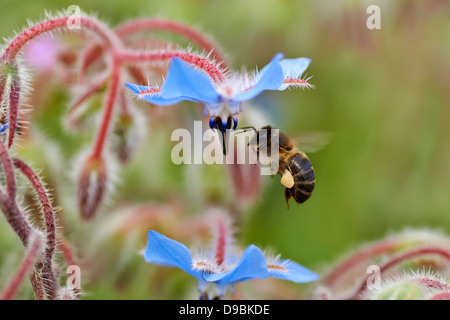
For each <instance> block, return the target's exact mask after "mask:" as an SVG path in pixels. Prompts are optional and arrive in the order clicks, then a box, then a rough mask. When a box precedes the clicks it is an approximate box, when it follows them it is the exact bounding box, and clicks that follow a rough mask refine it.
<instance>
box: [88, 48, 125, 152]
mask: <svg viewBox="0 0 450 320" xmlns="http://www.w3.org/2000/svg"><path fill="white" fill-rule="evenodd" d="M112 59H113V61H112V73H111V82H110V84H109V88H108V93H107V95H106V101H105V107H104V109H105V110H104V113H103V117H102V123H101V125H100V130H99V131H98V134H97V138H96V141H95V143H94V148H93V151H92V154H91V157H92V158H93V159H101V158H102V154H103V147H104V145H105V141H106V138H107V136H108V133H109V127H110V125H111V120H112V116H113V113H114V106H115V104H116V101H117V97H118V96H119V86H120V79H121V73H122V72H121V63H120V62H119V60H118V59H117V58H116V56H115V55H113V57H112Z"/></svg>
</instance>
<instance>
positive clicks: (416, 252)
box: [346, 246, 450, 300]
mask: <svg viewBox="0 0 450 320" xmlns="http://www.w3.org/2000/svg"><path fill="white" fill-rule="evenodd" d="M429 254H435V255H438V256H441V257H443V258H445V259H447V260H448V261H449V262H450V251H447V250H445V249H443V248H439V247H431V246H430V247H423V248H418V249H413V250H410V251H407V252H402V253H400V254H398V255H396V256H394V257H392V258H391V259H390V260H388V261H386V262H385V263H384V264H382V265H380V274H382V273H384V272H386V271H387V270H389V269H392V268H393V267H395V266H396V265H399V264H400V263H402V262H404V261H406V260H409V259H412V258H417V257H420V256H422V255H429ZM370 276H371V274H368V275H366V276H365V277H364V279H363V281H361V284H360V285H359V287H358V288H357V290H356V291H355V293H354V294H352V295H351V296H350V297H348V298H347V299H346V300H355V299H358V298H359V296H360V295H361V294H362V293H363V292H364V290H365V289H366V286H367V280H368V279H369V277H370Z"/></svg>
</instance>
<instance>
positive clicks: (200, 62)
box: [119, 50, 225, 82]
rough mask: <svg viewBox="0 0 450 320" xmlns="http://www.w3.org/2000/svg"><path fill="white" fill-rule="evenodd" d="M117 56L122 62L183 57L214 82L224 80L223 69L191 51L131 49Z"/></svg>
mask: <svg viewBox="0 0 450 320" xmlns="http://www.w3.org/2000/svg"><path fill="white" fill-rule="evenodd" d="M119 57H120V59H122V61H123V62H124V63H138V62H149V61H163V60H169V59H172V58H174V57H178V58H180V59H183V60H184V61H186V62H187V63H189V64H192V65H194V66H196V67H198V68H200V69H202V70H203V71H205V72H206V73H207V74H209V76H210V77H211V78H212V79H213V80H214V81H215V82H221V81H223V80H225V75H224V73H223V71H221V70H220V69H219V68H217V67H216V66H215V65H214V64H212V63H211V62H210V61H209V60H208V59H205V58H202V57H199V56H197V55H195V54H192V53H186V52H182V51H149V52H145V51H131V50H123V51H121V52H119Z"/></svg>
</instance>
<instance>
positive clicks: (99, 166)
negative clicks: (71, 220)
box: [78, 157, 108, 220]
mask: <svg viewBox="0 0 450 320" xmlns="http://www.w3.org/2000/svg"><path fill="white" fill-rule="evenodd" d="M107 184H108V175H107V170H106V165H105V162H104V160H103V158H93V157H89V158H88V159H87V161H86V162H85V163H84V166H83V168H82V171H81V174H80V177H79V180H78V205H79V209H80V214H81V217H82V218H83V219H84V220H91V219H92V218H94V216H95V214H96V213H97V211H98V210H99V208H100V206H101V204H102V203H103V199H104V197H105V193H106V188H107Z"/></svg>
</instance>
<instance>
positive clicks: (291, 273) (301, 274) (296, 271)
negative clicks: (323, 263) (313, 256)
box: [269, 260, 319, 283]
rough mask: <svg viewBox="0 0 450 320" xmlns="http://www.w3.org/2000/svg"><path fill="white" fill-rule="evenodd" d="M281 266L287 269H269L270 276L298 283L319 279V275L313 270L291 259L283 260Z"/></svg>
mask: <svg viewBox="0 0 450 320" xmlns="http://www.w3.org/2000/svg"><path fill="white" fill-rule="evenodd" d="M280 266H283V268H285V269H286V270H287V271H284V270H278V269H272V268H270V269H269V277H273V278H278V279H283V280H289V281H293V282H297V283H305V282H311V281H315V280H317V279H319V276H318V275H317V274H316V273H314V272H312V271H311V270H309V269H307V268H305V267H303V266H301V265H299V264H298V263H296V262H294V261H290V260H281V261H280Z"/></svg>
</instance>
